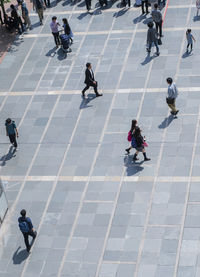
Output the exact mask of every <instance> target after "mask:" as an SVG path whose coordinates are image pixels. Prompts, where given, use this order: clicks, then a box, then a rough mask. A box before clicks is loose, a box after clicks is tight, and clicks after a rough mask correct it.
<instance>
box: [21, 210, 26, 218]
mask: <svg viewBox="0 0 200 277" xmlns="http://www.w3.org/2000/svg"><path fill="white" fill-rule="evenodd" d="M20 214H21V216H23V217H25V216H26V210H24V209H23V210H21V212H20Z"/></svg>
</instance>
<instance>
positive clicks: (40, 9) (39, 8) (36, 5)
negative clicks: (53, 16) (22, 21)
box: [32, 0, 44, 25]
mask: <svg viewBox="0 0 200 277" xmlns="http://www.w3.org/2000/svg"><path fill="white" fill-rule="evenodd" d="M32 1H33V10H36V12H37V14H38V17H39V20H40V25H43V19H44V2H43V0H32Z"/></svg>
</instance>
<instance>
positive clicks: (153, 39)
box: [147, 22, 160, 56]
mask: <svg viewBox="0 0 200 277" xmlns="http://www.w3.org/2000/svg"><path fill="white" fill-rule="evenodd" d="M147 25H148V27H149V29H148V32H147V52H148V53H150V52H151V47H152V45H153V43H154V45H155V47H156V55H157V56H159V54H160V53H159V47H158V33H157V31H156V29H155V28H153V22H149V23H148V24H147Z"/></svg>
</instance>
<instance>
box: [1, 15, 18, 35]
mask: <svg viewBox="0 0 200 277" xmlns="http://www.w3.org/2000/svg"><path fill="white" fill-rule="evenodd" d="M4 24H5V26H6V29H7V30H8V31H9V32H13V31H14V29H15V24H14V20H13V18H12V17H10V16H8V15H7V14H5V17H4Z"/></svg>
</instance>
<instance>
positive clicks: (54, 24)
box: [50, 16, 60, 48]
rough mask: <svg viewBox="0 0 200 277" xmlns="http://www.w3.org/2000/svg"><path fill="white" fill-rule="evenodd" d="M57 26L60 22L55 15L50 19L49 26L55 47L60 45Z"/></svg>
mask: <svg viewBox="0 0 200 277" xmlns="http://www.w3.org/2000/svg"><path fill="white" fill-rule="evenodd" d="M58 26H60V24H59V22H58V21H57V17H56V16H53V17H52V21H51V23H50V28H51V32H52V35H53V37H54V41H55V44H56V47H57V48H58V46H59V45H60V37H59V31H58Z"/></svg>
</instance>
